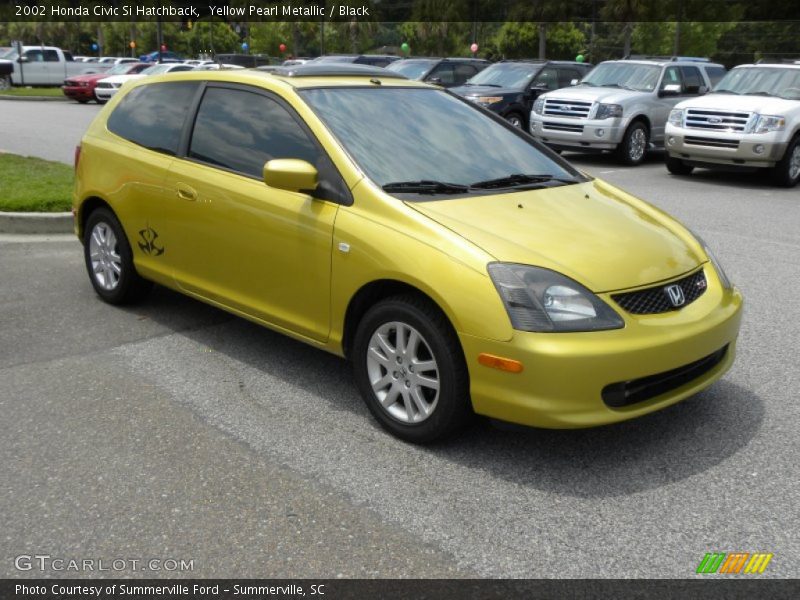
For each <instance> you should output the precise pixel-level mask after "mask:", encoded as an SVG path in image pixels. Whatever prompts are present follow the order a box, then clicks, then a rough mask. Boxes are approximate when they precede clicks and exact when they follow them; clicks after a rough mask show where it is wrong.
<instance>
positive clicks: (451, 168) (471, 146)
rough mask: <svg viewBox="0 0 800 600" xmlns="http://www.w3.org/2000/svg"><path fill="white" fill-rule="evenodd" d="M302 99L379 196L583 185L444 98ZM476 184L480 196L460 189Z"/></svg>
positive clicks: (436, 93)
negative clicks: (377, 188)
mask: <svg viewBox="0 0 800 600" xmlns="http://www.w3.org/2000/svg"><path fill="white" fill-rule="evenodd" d="M301 94H302V95H303V99H304V100H306V102H307V103H308V104H309V105H310V106H311V108H312V109H313V110H314V112H315V113H316V114H317V116H319V118H320V119H321V120H322V121H323V122H324V123H325V124H326V125H327V126H328V128H329V129H330V130H331V132H332V133H333V134H334V135H335V136H336V137H337V138H338V139H339V141H340V143H341V144H342V145H343V146H344V147H345V148H346V149H347V151H348V152H349V154H350V156H352V157H353V159H355V161H356V163H357V164H358V165H359V167H360V168H361V169H362V170H363V171H364V172H365V173H366V174H367V176H368V177H369V178H370V179H371V180H372V181H373V182H375V183H376V184H377V185H379V186H381V187H384V186H386V191H390V190H391V192H399V193H403V192H405V191H406V190H407V193H411V194H415V193H416V194H427V195H431V194H433V195H437V194H447V193H470V192H473V191H474V192H477V193H481V194H486V193H492V192H501V191H504V192H508V191H509V188H513V187H517V186H521V185H522V184H525V185H535V184H536V182H540V183H541V182H548V183H547V184H546V185H548V186H550V185H553V184H557V185H563V184H565V183H577V182H579V181H585V180H584V179H583V178H582V177H581V175H580V174H579V173H578V172H577V171H575V170H574V169H572V168H571V167H570V166H569V165H567V163H565V162H562V161H560V160H558V162H556V160H557V159H556V160H554V159H552V158H550V157H549V156H547V155H545V154H544V153H543V152H542V151H540V150H539V149H538V148H537V147H536V146H535V145H534V144H533V142H532V141H529V140H528V139H527V138H526V136H525V134H522V133H518V132H516V131H515V130H513V129H511V128H510V127H509V126H506V125H504V124H503V123H501V122H498V121H496V120H495V119H493V118H492V117H490V116H487V115H485V114H484V113H483V112H482V111H481V110H480V109H478V108H475V107H474V106H472V105H471V104H469V103H468V102H467V101H465V100H461V99H459V98H457V97H455V96H453V95H451V94H449V93H447V92H444V91H440V90H432V89H412V88H390V87H386V88H318V89H307V90H303V91H302V92H301ZM534 177H536V178H538V179H535V180H533V179H532V178H534ZM494 180H503V181H502V182H500V183H498V182H495V181H494ZM506 180H508V181H506ZM478 183H480V184H484V185H483V187H481V190H480V191H478V189H477V188H478V187H480V186H475V188H476V189H474V190H470V189H466V186H472V185H475V184H478ZM387 184H392V185H391V186H389V185H387ZM487 184H488V185H487ZM542 185H545V184H542ZM400 188H403V189H402V190H401V189H400ZM488 188H491V189H490V190H489V189H488ZM487 190H488V191H487ZM391 192H390V193H391ZM415 199H417V198H415Z"/></svg>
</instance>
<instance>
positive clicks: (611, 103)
mask: <svg viewBox="0 0 800 600" xmlns="http://www.w3.org/2000/svg"><path fill="white" fill-rule="evenodd" d="M724 75H725V67H723V66H722V65H719V64H715V63H710V62H708V60H706V59H697V58H679V57H675V58H671V59H666V58H665V59H641V60H639V59H636V60H628V59H626V60H610V61H606V62H603V63H600V64H599V65H597V66H596V67H595V68H594V69H593V70H592V71H591V72H590V73H589V74H588V75H586V76H585V77H584V78H583V79H582V80H581V81H580V82H579V83H577V82H576V83H577V84H576V85H574V86H572V87H570V88H565V89H561V90H557V91H554V92H548V93H546V94H542V95H541V96H539V98H538V99H537V100H536V102H535V103H534V105H533V112H532V113H531V120H530V123H531V127H530V130H531V134H533V136H534V137H536V138H538V139H539V140H541V141H543V142H544V143H546V144H547V145H548V146H551V147H553V148H554V149H556V150H584V151H614V152H615V153H616V154H617V156H618V158H619V159H620V160H621V161H622V162H623V163H624V164H628V165H638V164H640V163H641V162H642V161H643V160H644V157H645V155H646V153H647V151H648V150H650V149H652V148H654V147H657V146H663V145H664V127H665V125H666V123H667V117H669V113H670V111H671V110H672V108H673V107H674V106H675V105H676V104H677V103H678V102H680V101H681V100H685V99H686V98H687V97H690V96H699V95H701V94H705V93H706V92H707V91H708V90H709V89H711V87H713V85H714V84H715V83H716V82H717V81H719V80H720V79H721V78H722V77H723V76H724Z"/></svg>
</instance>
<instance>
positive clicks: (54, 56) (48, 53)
mask: <svg viewBox="0 0 800 600" xmlns="http://www.w3.org/2000/svg"><path fill="white" fill-rule="evenodd" d="M44 61H45V62H58V52H56V51H55V50H45V51H44Z"/></svg>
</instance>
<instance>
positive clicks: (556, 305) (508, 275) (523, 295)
mask: <svg viewBox="0 0 800 600" xmlns="http://www.w3.org/2000/svg"><path fill="white" fill-rule="evenodd" d="M488 271H489V276H490V277H491V278H492V281H493V282H494V285H495V287H496V288H497V291H498V292H499V293H500V298H502V300H503V304H504V305H505V307H506V311H508V316H509V318H510V319H511V325H512V327H514V329H517V330H519V331H540V332H561V331H599V330H603V329H620V328H622V327H624V326H625V323H624V322H623V320H622V319H621V318H620V316H619V315H618V314H617V313H615V312H614V311H613V310H612V309H611V307H609V306H608V305H607V304H606V303H605V302H603V301H602V300H601V299H600V298H598V297H597V296H595V295H594V294H593V293H592V292H590V291H589V290H587V289H586V288H585V287H583V286H582V285H581V284H579V283H578V282H577V281H573V280H572V279H570V278H569V277H565V276H564V275H561V274H560V273H556V272H555V271H551V270H550V269H543V268H541V267H531V266H528V265H518V264H511V263H490V264H489V266H488Z"/></svg>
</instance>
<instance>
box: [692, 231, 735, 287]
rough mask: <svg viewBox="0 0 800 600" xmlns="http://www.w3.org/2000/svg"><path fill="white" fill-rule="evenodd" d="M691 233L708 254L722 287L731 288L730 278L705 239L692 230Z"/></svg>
mask: <svg viewBox="0 0 800 600" xmlns="http://www.w3.org/2000/svg"><path fill="white" fill-rule="evenodd" d="M690 231H691V230H690ZM692 235H693V236H694V237H695V239H696V240H697V241H698V242H700V245H701V246H702V247H703V250H704V251H705V253H706V256H708V260H710V261H711V264H712V265H713V266H714V270H715V271H716V272H717V277H719V281H720V283H722V287H724V288H725V289H726V290H732V289H733V284H732V283H731V280H730V279H728V276H727V275H726V274H725V270H724V269H723V268H722V265H721V264H720V263H719V261H718V260H717V257H716V256H715V255H714V253H713V252H712V251H711V248H709V247H708V244H706V242H705V240H704V239H703V238H701V237H700V236H699V235H697V234H696V233H695V232H694V231H692Z"/></svg>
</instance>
